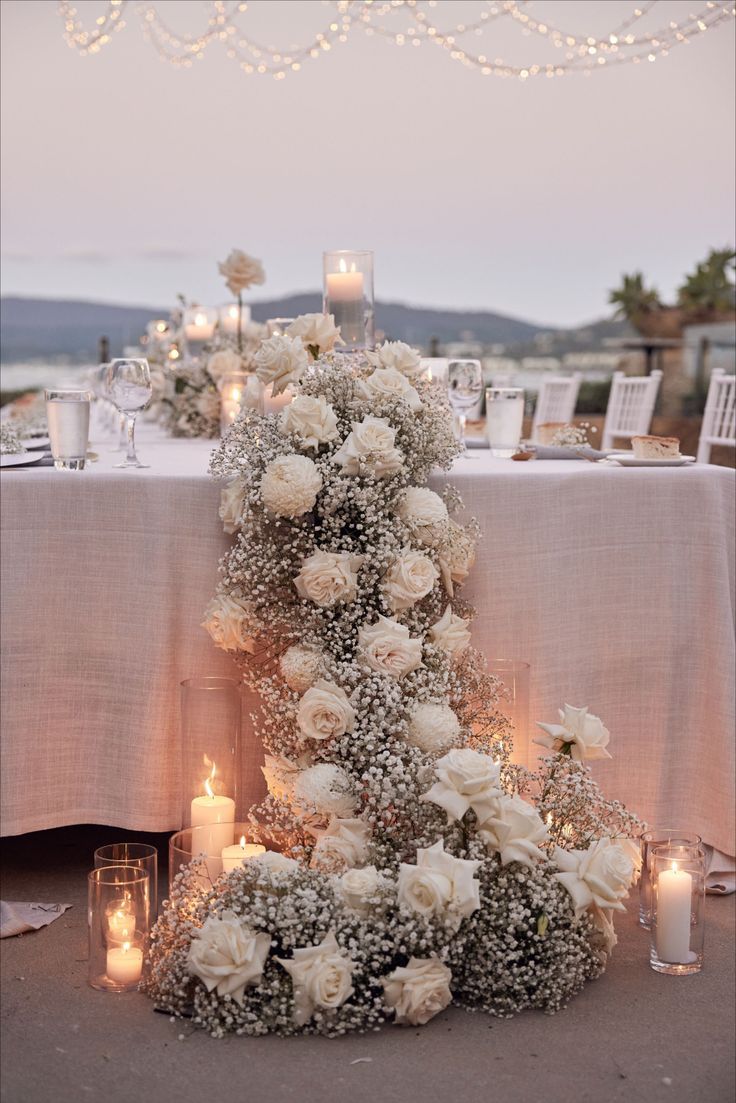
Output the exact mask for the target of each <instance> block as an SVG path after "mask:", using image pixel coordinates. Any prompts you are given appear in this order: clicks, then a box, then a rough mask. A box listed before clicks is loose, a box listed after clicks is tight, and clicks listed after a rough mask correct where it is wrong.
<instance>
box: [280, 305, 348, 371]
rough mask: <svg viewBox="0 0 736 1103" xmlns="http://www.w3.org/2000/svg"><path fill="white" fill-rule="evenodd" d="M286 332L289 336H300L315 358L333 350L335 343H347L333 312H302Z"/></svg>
mask: <svg viewBox="0 0 736 1103" xmlns="http://www.w3.org/2000/svg"><path fill="white" fill-rule="evenodd" d="M286 333H287V335H288V336H289V337H299V338H300V339H301V342H302V344H303V345H304V347H305V348H307V349H309V352H310V354H311V356H312V357H313V358H314V359H315V360H316V359H317V357H318V356H321V355H322V353H324V352H331V351H332V349H334V347H335V345H344V344H345V342H344V341H343V339H342V337H341V336H340V327H339V326H336V325H335V319H334V317H333V315H332V314H300V315H299V317H298V318H295V319H294V321H293V322H292V323H291V325H290V326H289V328H288V329H287V331H286Z"/></svg>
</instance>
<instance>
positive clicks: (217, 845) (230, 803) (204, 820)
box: [191, 760, 235, 855]
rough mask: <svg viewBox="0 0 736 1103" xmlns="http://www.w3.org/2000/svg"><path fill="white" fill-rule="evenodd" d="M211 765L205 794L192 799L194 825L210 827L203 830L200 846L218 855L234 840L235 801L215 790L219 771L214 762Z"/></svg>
mask: <svg viewBox="0 0 736 1103" xmlns="http://www.w3.org/2000/svg"><path fill="white" fill-rule="evenodd" d="M205 761H207V760H205ZM211 767H212V768H211V770H210V774H209V777H207V778H205V780H204V782H203V788H204V794H203V795H202V796H200V797H195V798H194V799H193V801H192V805H191V814H192V827H207V828H208V830H207V831H203V832H201V835H202V836H203V838H202V839H201V840H200V846H201V848H203V849H205V850H206V852H207V854H208V855H218V854H220V853H221V852H222V850H223V848H224V847H226V846H228V845H229V844H230V843H231V842H232V840H233V823H234V822H235V801H234V800H233V799H232V797H225V796H221V795H220V794H216V793H215V792H214V790H213V788H212V782H213V781H214V780H215V775H216V772H217V771H216V765H215V763H214V762H213V763H212V764H211Z"/></svg>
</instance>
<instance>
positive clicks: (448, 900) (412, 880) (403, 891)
mask: <svg viewBox="0 0 736 1103" xmlns="http://www.w3.org/2000/svg"><path fill="white" fill-rule="evenodd" d="M479 866H480V862H476V861H469V860H468V859H466V858H454V857H453V856H452V855H451V854H447V853H446V851H445V847H444V842H443V840H442V839H438V840H437V842H436V843H434V845H433V846H430V847H425V848H420V849H419V850H417V864H416V865H415V866H412V865H408V864H407V863H406V862H402V863H401V865H400V866H399V885H398V900H399V903H400V904H405V905H407V906H408V907H410V908H411V909H412V911H415V912H419V914H420V915H425V916H446V915H448V914H451V916H452V917H453V918H454V919H455V920H456V921H459V920H460V919H465V918H466V917H467V916H469V915H472V913H473V912H474V911H475V910H476V908H479V907H480V889H479V886H478V881H477V880H476V879H475V873H476V871H477V869H478V867H479Z"/></svg>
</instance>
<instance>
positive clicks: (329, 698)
mask: <svg viewBox="0 0 736 1103" xmlns="http://www.w3.org/2000/svg"><path fill="white" fill-rule="evenodd" d="M296 722H297V726H298V727H299V730H300V732H301V733H302V735H303V736H304V738H305V739H318V740H320V741H322V740H325V739H334V738H336V737H337V736H340V735H344V734H345V732H351V731H352V730H353V727H354V726H355V712H354V711H353V707H352V705H351V704H350V702H349V701H348V699H347V696H346V695H345V691H344V690H342V689H340V687H339V686H336V685H334V684H333V683H332V682H326V681H325V680H324V678H323V679H321V680H320V681H319V682H317V683H316V684H315V685H313V686H312V687H311V689H308V690H307V692H306V693H305V694H304V696H303V697H302V699H301V701H300V702H299V708H298V710H297V714H296Z"/></svg>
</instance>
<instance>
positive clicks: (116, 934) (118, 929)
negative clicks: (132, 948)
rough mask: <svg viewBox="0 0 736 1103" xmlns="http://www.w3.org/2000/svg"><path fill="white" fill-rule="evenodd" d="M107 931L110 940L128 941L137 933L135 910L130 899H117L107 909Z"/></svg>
mask: <svg viewBox="0 0 736 1103" xmlns="http://www.w3.org/2000/svg"><path fill="white" fill-rule="evenodd" d="M107 931H108V938H109V939H110V941H112V942H114V941H118V942H126V941H128V942H129V941H130V939H131V938H133V936H134V935H135V912H134V910H133V905H132V902H131V901H130V900H126V899H121V900H116V901H114V903H113V904H112V906H111V907H110V908H109V909H108V911H107Z"/></svg>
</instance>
